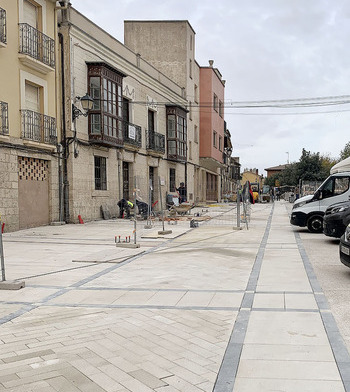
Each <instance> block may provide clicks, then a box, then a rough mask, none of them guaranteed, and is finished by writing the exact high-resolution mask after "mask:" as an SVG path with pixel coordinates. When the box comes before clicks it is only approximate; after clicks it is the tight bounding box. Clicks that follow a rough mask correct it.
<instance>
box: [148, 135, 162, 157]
mask: <svg viewBox="0 0 350 392" xmlns="http://www.w3.org/2000/svg"><path fill="white" fill-rule="evenodd" d="M146 149H147V150H148V151H153V152H156V153H159V154H165V136H164V135H162V134H161V133H158V132H155V131H149V130H146Z"/></svg>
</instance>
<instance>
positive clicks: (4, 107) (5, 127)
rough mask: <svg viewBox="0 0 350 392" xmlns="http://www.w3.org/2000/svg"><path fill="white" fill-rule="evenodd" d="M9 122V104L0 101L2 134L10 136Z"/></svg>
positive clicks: (0, 128)
mask: <svg viewBox="0 0 350 392" xmlns="http://www.w3.org/2000/svg"><path fill="white" fill-rule="evenodd" d="M8 134H9V122H8V104H7V102H1V101H0V135H2V136H8Z"/></svg>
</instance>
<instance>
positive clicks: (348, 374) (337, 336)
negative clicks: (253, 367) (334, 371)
mask: <svg viewBox="0 0 350 392" xmlns="http://www.w3.org/2000/svg"><path fill="white" fill-rule="evenodd" d="M294 236H295V240H296V243H297V245H298V249H299V252H300V255H301V258H302V260H303V263H304V267H305V270H306V273H307V276H308V278H309V281H310V285H311V287H312V289H313V291H314V296H315V299H316V302H317V306H318V308H319V310H320V315H321V318H322V321H323V325H324V328H325V330H326V333H327V336H328V340H329V343H330V345H331V348H332V351H333V355H334V358H335V361H336V364H337V366H338V370H339V373H340V376H341V378H342V381H343V384H344V389H345V391H346V392H350V355H349V352H348V350H347V348H346V345H345V343H344V340H343V337H342V336H341V333H340V332H339V329H338V326H337V323H336V321H335V320H334V317H333V315H332V313H331V312H330V308H329V305H328V302H327V299H326V297H325V295H324V293H323V290H322V288H321V286H320V284H319V283H318V281H317V277H316V274H315V272H314V269H313V268H312V264H311V262H310V260H309V258H308V256H307V253H306V251H305V248H304V246H303V242H302V240H301V238H300V235H299V233H297V232H295V233H294Z"/></svg>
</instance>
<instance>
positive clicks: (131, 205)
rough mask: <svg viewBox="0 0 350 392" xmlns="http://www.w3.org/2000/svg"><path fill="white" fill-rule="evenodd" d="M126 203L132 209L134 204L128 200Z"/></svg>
mask: <svg viewBox="0 0 350 392" xmlns="http://www.w3.org/2000/svg"><path fill="white" fill-rule="evenodd" d="M127 203H128V205H129V207H130V208H134V204H133V203H131V201H129V200H128V201H127Z"/></svg>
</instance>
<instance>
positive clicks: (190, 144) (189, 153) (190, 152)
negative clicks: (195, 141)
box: [188, 141, 192, 160]
mask: <svg viewBox="0 0 350 392" xmlns="http://www.w3.org/2000/svg"><path fill="white" fill-rule="evenodd" d="M188 157H189V159H191V160H192V142H191V141H190V142H189V144H188Z"/></svg>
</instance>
